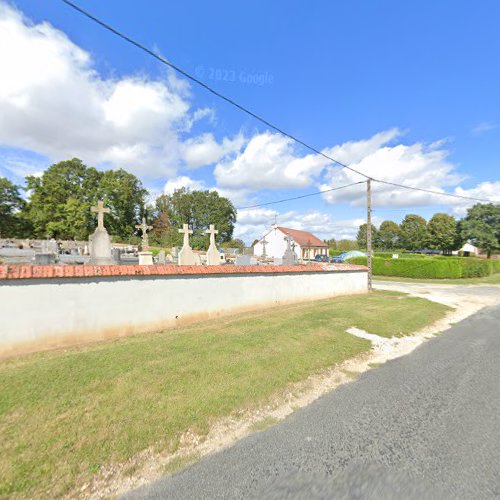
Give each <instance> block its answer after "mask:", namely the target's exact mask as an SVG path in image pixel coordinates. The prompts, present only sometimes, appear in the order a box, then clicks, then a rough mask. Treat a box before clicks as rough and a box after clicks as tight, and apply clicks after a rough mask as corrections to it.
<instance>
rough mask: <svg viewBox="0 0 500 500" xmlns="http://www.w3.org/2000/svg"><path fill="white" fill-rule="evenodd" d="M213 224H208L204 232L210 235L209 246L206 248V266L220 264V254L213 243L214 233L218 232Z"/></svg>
mask: <svg viewBox="0 0 500 500" xmlns="http://www.w3.org/2000/svg"><path fill="white" fill-rule="evenodd" d="M218 232H219V231H217V230H216V229H215V227H214V225H213V224H210V227H209V229H207V230H206V231H205V233H207V234H209V235H210V246H209V247H208V250H207V265H208V266H219V265H220V254H219V251H218V250H217V246H216V245H215V235H216V234H217V233H218Z"/></svg>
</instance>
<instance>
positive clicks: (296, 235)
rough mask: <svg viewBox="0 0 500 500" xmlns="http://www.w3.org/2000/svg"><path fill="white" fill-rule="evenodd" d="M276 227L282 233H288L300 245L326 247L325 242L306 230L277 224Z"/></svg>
mask: <svg viewBox="0 0 500 500" xmlns="http://www.w3.org/2000/svg"><path fill="white" fill-rule="evenodd" d="M278 229H279V230H280V231H281V232H282V233H286V234H289V235H290V236H291V237H292V238H293V240H294V241H295V243H298V244H299V245H300V246H301V247H328V244H327V243H325V242H324V241H323V240H320V239H319V238H318V237H316V236H314V234H312V233H309V232H308V231H299V230H298V229H289V228H287V227H281V226H278Z"/></svg>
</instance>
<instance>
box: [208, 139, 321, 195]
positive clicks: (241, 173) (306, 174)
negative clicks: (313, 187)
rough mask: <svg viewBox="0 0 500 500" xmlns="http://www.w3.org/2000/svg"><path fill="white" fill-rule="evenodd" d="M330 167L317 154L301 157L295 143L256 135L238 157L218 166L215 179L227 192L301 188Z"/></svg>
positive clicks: (289, 140)
mask: <svg viewBox="0 0 500 500" xmlns="http://www.w3.org/2000/svg"><path fill="white" fill-rule="evenodd" d="M328 163H329V162H328V160H326V159H325V158H323V157H321V156H319V155H316V154H311V155H305V156H299V155H298V154H297V153H296V151H295V146H294V142H293V141H292V140H291V139H288V138H286V137H283V136H282V135H280V134H273V133H271V132H264V133H261V134H257V135H254V136H253V137H252V138H251V139H250V140H249V141H248V142H247V144H246V146H245V148H244V149H243V151H242V152H241V153H240V154H238V155H237V156H236V157H233V158H231V159H228V160H226V161H222V162H220V163H218V164H217V165H216V167H215V170H214V175H215V178H216V180H217V184H218V185H219V186H222V187H225V188H239V187H243V186H246V187H249V188H253V189H263V188H269V189H281V188H301V187H306V186H309V185H310V184H311V183H312V182H313V177H314V176H316V175H318V174H319V173H320V172H321V170H322V169H323V168H324V167H325V165H327V164H328Z"/></svg>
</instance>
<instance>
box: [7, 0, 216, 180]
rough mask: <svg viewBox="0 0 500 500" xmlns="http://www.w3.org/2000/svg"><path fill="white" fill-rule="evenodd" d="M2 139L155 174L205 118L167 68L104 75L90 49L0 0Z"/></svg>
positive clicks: (176, 158)
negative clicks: (151, 73)
mask: <svg viewBox="0 0 500 500" xmlns="http://www.w3.org/2000/svg"><path fill="white" fill-rule="evenodd" d="M0 67H1V68H2V77H1V78H0V117H1V118H0V144H4V145H8V146H10V147H14V148H22V149H27V150H32V151H36V152H37V153H40V154H43V155H45V156H47V157H49V158H50V159H51V160H54V161H55V160H62V159H66V158H69V157H72V156H78V157H80V158H82V159H83V160H84V161H86V162H88V163H93V164H104V165H110V166H113V167H123V168H126V169H127V170H129V171H132V172H134V173H136V174H140V175H143V176H150V177H161V176H164V175H168V174H173V173H175V171H176V169H177V166H178V164H179V162H180V160H181V149H182V144H181V141H180V138H179V133H181V132H182V131H185V130H186V129H189V127H190V126H191V125H192V124H193V123H194V122H195V121H197V120H200V119H202V118H204V117H207V116H208V117H210V116H211V115H212V113H213V112H212V111H211V110H209V109H207V108H203V109H201V110H194V111H193V112H191V111H190V102H189V87H188V86H187V85H186V83H185V82H183V81H181V80H179V79H177V78H176V77H175V76H173V75H169V76H168V77H167V78H165V79H164V80H161V81H160V80H151V79H148V78H146V77H144V76H127V77H123V78H121V79H113V78H109V79H105V78H102V77H101V76H100V75H99V74H98V73H97V72H96V70H95V68H94V65H93V61H92V58H91V56H90V55H89V54H88V53H87V52H86V51H84V50H82V49H81V48H80V47H78V46H77V45H75V44H74V43H73V42H72V41H71V40H70V39H69V38H68V37H67V36H66V35H65V34H64V33H62V32H61V31H59V30H57V29H55V28H54V27H53V26H51V25H50V24H48V23H46V22H44V23H40V24H32V23H30V22H29V20H27V19H25V18H24V17H23V15H22V14H21V13H20V12H19V11H17V10H15V9H14V8H12V7H10V6H9V5H7V4H6V3H3V2H1V1H0Z"/></svg>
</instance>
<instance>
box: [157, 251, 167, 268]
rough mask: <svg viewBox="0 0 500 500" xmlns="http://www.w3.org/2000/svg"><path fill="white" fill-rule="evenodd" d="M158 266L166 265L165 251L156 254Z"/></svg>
mask: <svg viewBox="0 0 500 500" xmlns="http://www.w3.org/2000/svg"><path fill="white" fill-rule="evenodd" d="M156 260H157V262H158V264H160V265H161V266H164V265H165V264H166V263H167V257H166V255H165V250H160V251H159V252H158V256H157V258H156Z"/></svg>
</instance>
